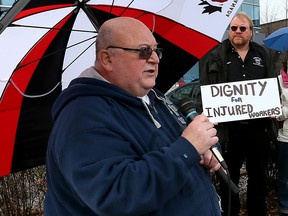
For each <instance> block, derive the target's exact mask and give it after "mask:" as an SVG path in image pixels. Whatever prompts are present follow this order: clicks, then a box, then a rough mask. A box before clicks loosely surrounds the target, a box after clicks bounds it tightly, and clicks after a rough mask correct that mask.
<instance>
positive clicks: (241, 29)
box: [230, 26, 247, 32]
mask: <svg viewBox="0 0 288 216" xmlns="http://www.w3.org/2000/svg"><path fill="white" fill-rule="evenodd" d="M238 28H239V29H240V31H241V32H245V31H246V29H247V27H245V26H239V27H238V26H231V27H230V29H231V30H232V31H237V29H238Z"/></svg>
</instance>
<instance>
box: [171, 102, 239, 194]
mask: <svg viewBox="0 0 288 216" xmlns="http://www.w3.org/2000/svg"><path fill="white" fill-rule="evenodd" d="M176 106H177V107H178V108H179V110H180V112H181V113H182V114H183V115H184V116H185V117H186V118H187V119H188V121H189V122H192V121H193V120H194V118H195V117H196V116H197V115H198V113H197V110H196V108H195V106H194V103H193V101H192V100H191V98H189V97H185V98H182V99H181V100H180V101H179V102H178V103H177V104H176ZM210 151H211V152H212V153H213V155H214V156H215V157H216V159H217V160H218V161H219V163H220V164H221V166H222V168H223V169H225V170H226V171H228V166H227V164H226V162H225V160H224V158H223V157H222V155H221V153H220V152H219V150H218V148H217V146H216V145H213V146H212V147H210ZM222 168H220V169H218V170H217V171H216V172H215V174H216V175H217V176H218V177H219V179H220V180H222V181H223V182H224V183H225V184H226V185H228V186H231V191H232V193H233V194H238V193H239V192H240V189H239V188H238V187H237V186H236V185H235V184H234V182H232V181H231V179H230V178H229V177H228V175H227V174H226V173H225V172H224V170H223V169H222Z"/></svg>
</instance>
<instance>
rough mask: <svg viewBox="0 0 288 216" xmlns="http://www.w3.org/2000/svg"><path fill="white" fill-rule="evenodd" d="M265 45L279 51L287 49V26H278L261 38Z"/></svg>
mask: <svg viewBox="0 0 288 216" xmlns="http://www.w3.org/2000/svg"><path fill="white" fill-rule="evenodd" d="M263 42H264V44H265V46H266V47H267V48H270V49H274V50H278V51H280V52H282V53H283V52H286V51H288V27H284V28H280V29H278V30H276V31H274V32H272V33H271V34H270V35H268V36H267V37H266V38H265V39H264V40H263Z"/></svg>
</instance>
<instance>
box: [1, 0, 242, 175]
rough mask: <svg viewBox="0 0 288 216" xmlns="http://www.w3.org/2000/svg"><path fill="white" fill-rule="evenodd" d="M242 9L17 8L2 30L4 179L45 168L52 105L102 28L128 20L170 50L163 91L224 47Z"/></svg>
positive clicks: (161, 2) (202, 2) (65, 2)
mask: <svg viewBox="0 0 288 216" xmlns="http://www.w3.org/2000/svg"><path fill="white" fill-rule="evenodd" d="M241 3H242V1H239V0H238V1H234V0H82V1H81V0H30V1H27V0H22V1H18V2H17V3H16V5H14V6H13V7H12V9H11V11H9V12H8V13H7V14H6V16H5V17H4V18H3V20H2V21H3V22H2V21H1V23H0V27H1V26H2V29H1V30H0V32H1V34H0V47H1V49H0V59H1V64H0V95H1V99H0V100H1V102H0V176H4V175H7V174H9V173H11V172H15V171H20V170H24V169H28V168H32V167H35V166H38V165H42V164H44V161H45V151H46V145H47V140H48V137H49V133H50V129H51V127H52V122H51V117H50V110H51V106H52V104H53V102H54V101H55V99H56V98H57V96H58V95H59V93H60V92H61V91H62V89H63V88H65V87H66V86H67V85H68V84H69V82H70V80H71V79H73V78H75V77H77V76H78V75H79V74H80V73H81V71H83V70H84V69H85V68H87V67H89V66H91V65H93V63H94V58H95V45H94V43H95V39H96V37H97V31H98V29H99V27H100V26H101V24H102V23H103V22H104V21H106V20H107V19H110V18H112V17H117V16H129V17H134V18H137V19H139V20H141V21H142V22H144V23H145V24H146V25H147V26H148V27H149V28H150V29H151V31H152V32H153V34H154V36H155V38H156V39H157V42H159V47H161V48H163V50H164V55H163V58H162V59H161V62H160V65H159V76H158V78H157V85H156V87H157V88H158V89H160V90H161V91H162V92H165V91H167V90H168V89H169V88H170V87H171V86H172V85H173V84H174V83H175V82H176V81H177V80H179V78H180V77H181V76H183V75H184V74H185V73H186V72H187V71H188V70H189V69H190V68H191V67H192V66H193V65H194V64H195V63H196V62H197V61H198V60H199V59H201V58H202V57H203V56H204V55H205V54H206V53H207V52H208V51H210V50H211V49H212V48H213V47H214V46H215V45H216V44H218V43H219V41H221V39H222V36H223V34H224V32H225V29H226V28H227V25H228V23H229V22H230V20H231V18H232V16H233V15H234V13H235V12H236V11H237V9H238V8H239V6H240V5H241ZM21 4H22V6H21ZM13 9H14V10H13ZM15 11H17V13H16V12H15ZM7 20H8V21H7ZM9 20H11V21H9ZM4 21H5V22H4Z"/></svg>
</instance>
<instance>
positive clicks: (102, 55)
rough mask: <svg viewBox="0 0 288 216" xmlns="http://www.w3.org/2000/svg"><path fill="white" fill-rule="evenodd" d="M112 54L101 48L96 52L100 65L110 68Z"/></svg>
mask: <svg viewBox="0 0 288 216" xmlns="http://www.w3.org/2000/svg"><path fill="white" fill-rule="evenodd" d="M111 57H112V55H111V53H110V52H108V50H101V51H100V52H99V54H98V60H97V61H100V63H101V65H102V67H104V68H105V69H106V70H111V69H112V64H111V63H112V59H111Z"/></svg>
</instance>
